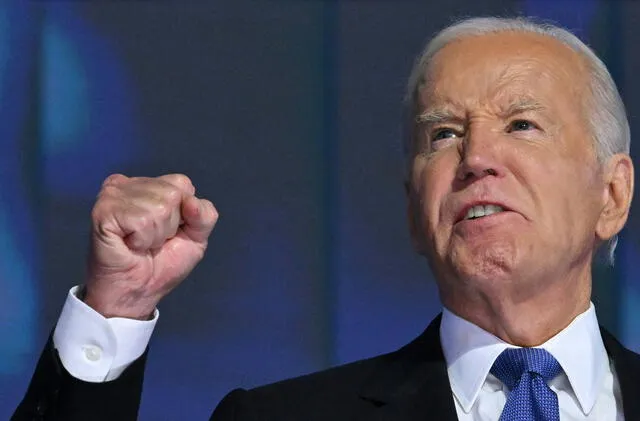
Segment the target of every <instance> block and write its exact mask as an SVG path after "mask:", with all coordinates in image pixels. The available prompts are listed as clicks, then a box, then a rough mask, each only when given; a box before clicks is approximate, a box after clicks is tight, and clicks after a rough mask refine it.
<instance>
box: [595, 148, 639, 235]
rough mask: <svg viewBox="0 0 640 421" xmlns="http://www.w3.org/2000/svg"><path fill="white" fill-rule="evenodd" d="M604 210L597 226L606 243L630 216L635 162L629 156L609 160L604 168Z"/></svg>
mask: <svg viewBox="0 0 640 421" xmlns="http://www.w3.org/2000/svg"><path fill="white" fill-rule="evenodd" d="M603 176H604V181H605V187H606V188H605V190H604V192H603V199H604V201H603V208H602V211H601V212H600V217H599V219H598V222H597V224H596V235H597V236H598V238H599V239H600V240H603V241H606V240H608V239H610V238H611V237H613V236H614V235H616V234H618V233H619V232H620V231H621V230H622V227H624V224H625V223H626V222H627V218H628V216H629V208H630V207H631V199H632V197H633V180H634V173H633V162H632V161H631V157H629V155H627V154H616V155H614V156H612V157H611V158H609V160H608V161H607V163H606V164H605V168H604V174H603Z"/></svg>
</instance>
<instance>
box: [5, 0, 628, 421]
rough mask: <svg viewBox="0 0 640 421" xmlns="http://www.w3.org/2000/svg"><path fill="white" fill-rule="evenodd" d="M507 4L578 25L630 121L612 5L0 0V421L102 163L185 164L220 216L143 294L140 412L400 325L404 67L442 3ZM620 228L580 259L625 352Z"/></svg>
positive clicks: (203, 404) (61, 288)
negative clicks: (146, 348)
mask: <svg viewBox="0 0 640 421" xmlns="http://www.w3.org/2000/svg"><path fill="white" fill-rule="evenodd" d="M514 13H524V14H532V15H536V16H539V17H543V18H548V19H551V20H553V21H555V22H558V23H560V24H562V25H565V26H567V27H569V28H571V29H573V30H574V31H576V32H577V33H579V34H580V35H581V36H582V37H583V39H585V40H587V41H588V42H589V43H590V45H592V46H593V47H594V48H595V49H596V51H597V52H598V53H599V54H600V56H601V57H603V59H604V60H605V62H606V63H607V64H608V66H609V67H610V70H611V72H612V74H613V75H614V78H615V79H616V81H617V83H618V85H619V87H620V88H621V90H622V93H623V97H624V99H625V102H626V104H627V107H628V112H629V115H630V120H631V127H632V134H633V133H635V131H636V128H637V127H638V119H637V117H636V116H638V115H639V114H640V96H639V95H633V94H634V93H637V92H640V86H638V85H639V84H640V80H639V79H638V78H637V77H635V75H636V74H637V72H638V70H639V69H640V55H638V54H637V49H636V48H635V46H636V45H637V44H638V42H640V32H638V30H637V25H636V22H637V21H638V19H640V3H639V2H635V1H631V0H630V1H597V0H581V1H579V0H572V1H567V0H564V1H562V0H554V1H533V0H529V1H515V0H448V1H446V2H441V1H435V0H434V1H391V0H388V1H343V2H339V1H326V2H322V1H311V0H309V1H293V0H288V1H285V0H282V1H276V0H272V1H246V0H227V1H210V2H198V1H192V2H188V1H182V2H178V1H175V2H171V1H158V2H154V1H118V2H105V1H83V2H53V1H48V2H44V1H41V2H28V1H22V2H17V1H15V2H11V1H4V2H0V142H1V143H0V145H1V147H0V151H1V152H0V176H1V178H0V180H1V182H0V290H1V291H2V294H0V337H1V338H2V342H1V346H0V419H6V418H8V416H9V414H10V413H11V411H12V409H13V408H14V407H15V405H16V404H17V402H18V401H19V399H20V398H21V396H22V394H23V393H24V391H25V389H26V385H27V382H28V380H29V378H30V375H31V372H32V370H33V367H34V363H35V360H36V359H37V356H38V354H39V352H40V350H41V347H42V346H43V344H44V341H45V340H46V338H47V335H48V333H49V331H50V329H51V328H52V327H53V325H54V324H55V321H56V319H57V316H58V313H59V311H60V308H61V305H62V303H63V301H64V298H65V295H66V293H67V290H68V288H69V287H71V286H72V285H74V284H78V283H82V281H83V276H84V261H85V258H86V246H87V243H88V228H89V213H90V209H91V206H92V203H93V200H94V198H95V195H96V193H97V191H98V189H99V186H100V183H101V180H102V179H103V178H104V177H105V176H106V175H108V174H109V173H111V172H122V173H125V174H128V175H159V174H163V173H167V172H183V173H186V174H188V175H189V176H190V177H191V178H192V179H193V181H194V183H195V185H196V187H197V188H198V194H199V195H201V196H205V197H208V198H210V199H211V200H213V201H214V203H215V204H216V205H217V207H218V209H219V211H220V214H221V218H220V221H219V224H218V227H217V228H216V231H215V233H214V236H213V239H212V241H211V244H210V249H209V252H208V254H207V256H206V258H205V260H204V261H203V262H202V264H201V265H200V266H199V267H198V268H197V269H196V270H195V272H194V273H193V274H192V276H191V277H190V278H189V279H188V280H187V281H186V282H185V283H184V284H183V285H182V286H181V287H180V288H179V289H178V290H176V291H175V292H174V293H173V294H172V295H171V296H170V297H168V298H167V299H166V300H165V301H164V302H163V303H162V306H161V318H160V322H159V324H158V327H157V330H156V334H155V335H154V338H153V340H152V348H151V352H150V356H149V364H148V370H147V377H146V382H145V392H144V398H143V404H142V410H141V419H143V420H180V419H207V417H208V416H209V414H210V412H211V410H212V408H213V407H214V406H215V404H216V402H217V401H218V400H219V399H220V398H221V397H222V396H223V395H224V394H225V393H226V392H227V391H228V390H230V389H231V388H233V387H237V386H244V387H251V386H255V385H258V384H262V383H265V382H270V381H274V380H278V379H281V378H283V377H289V376H294V375H299V374H303V373H308V372H311V371H315V370H319V369H322V368H325V367H328V366H330V365H335V364H338V363H342V362H347V361H352V360H355V359H358V358H362V357H366V356H370V355H374V354H377V353H382V352H386V351H390V350H393V349H395V348H397V347H399V346H401V345H403V344H404V343H406V342H408V341H409V340H410V339H412V338H413V337H414V336H416V335H417V334H418V333H419V332H420V331H421V330H422V329H424V327H425V326H426V325H427V323H428V322H429V321H430V320H431V318H432V317H433V316H434V315H435V314H436V313H437V312H438V311H439V307H440V304H439V302H438V298H437V294H436V289H435V286H434V283H433V280H432V276H431V274H430V272H429V270H428V268H427V265H426V262H424V261H423V260H422V259H421V258H419V257H418V256H416V255H415V254H414V253H413V251H412V250H411V244H410V241H409V237H408V232H407V228H406V221H405V215H406V211H405V201H404V191H403V187H402V168H403V167H402V154H401V150H402V148H401V137H400V135H401V132H402V130H401V122H402V107H401V100H402V96H403V90H404V86H405V82H406V78H407V76H408V73H409V70H410V68H411V65H412V62H413V59H414V57H415V55H416V54H417V53H418V52H419V51H420V50H421V48H422V47H423V45H424V42H425V41H426V40H427V39H428V38H429V37H430V36H431V35H432V34H433V33H434V32H435V31H436V30H438V29H439V28H441V27H443V26H444V25H446V24H448V23H450V22H452V21H453V20H454V18H456V17H464V16H472V15H496V14H497V15H511V14H514ZM632 145H633V142H632ZM634 153H635V156H636V162H638V161H637V156H638V147H635V152H634ZM637 185H640V183H637ZM636 207H637V206H636ZM639 239H640V215H639V212H638V211H637V210H636V209H633V210H632V215H631V221H630V222H629V225H628V227H627V228H626V229H625V231H624V233H623V235H622V241H621V247H620V249H619V252H618V260H617V264H616V266H615V268H613V269H612V268H607V267H603V266H599V267H596V268H595V270H594V272H595V288H594V293H595V296H594V301H595V302H596V305H597V310H598V314H599V318H600V320H601V322H602V323H603V324H605V325H606V326H607V327H608V328H609V329H611V330H612V331H614V332H615V333H616V334H617V335H618V336H619V337H620V338H621V340H622V341H623V342H624V343H625V344H626V345H627V346H629V347H631V348H633V349H635V350H640V321H639V320H640V274H639V270H638V268H637V266H636V265H634V264H633V263H635V262H637V261H638V259H639V258H640V241H639Z"/></svg>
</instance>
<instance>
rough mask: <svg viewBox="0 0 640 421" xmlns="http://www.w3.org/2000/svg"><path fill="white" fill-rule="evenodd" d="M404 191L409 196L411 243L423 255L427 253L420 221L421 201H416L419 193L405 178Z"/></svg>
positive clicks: (408, 214)
mask: <svg viewBox="0 0 640 421" xmlns="http://www.w3.org/2000/svg"><path fill="white" fill-rule="evenodd" d="M404 191H405V194H406V196H407V221H408V223H409V234H410V235H411V244H412V245H413V249H414V250H415V251H416V252H417V253H418V254H421V255H425V251H426V250H425V247H424V239H423V238H424V237H423V236H424V233H423V232H422V229H421V227H422V224H421V223H420V212H419V211H418V209H420V206H419V203H416V201H417V200H418V199H417V195H416V194H415V192H414V191H413V188H412V187H411V182H410V181H409V180H405V182H404Z"/></svg>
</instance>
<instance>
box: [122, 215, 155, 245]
mask: <svg viewBox="0 0 640 421" xmlns="http://www.w3.org/2000/svg"><path fill="white" fill-rule="evenodd" d="M116 219H117V224H118V226H119V227H120V229H121V230H122V232H123V233H124V234H125V235H124V237H123V240H124V242H125V244H126V245H127V246H128V247H129V248H130V249H131V250H133V251H137V252H140V253H145V252H147V251H149V250H150V249H151V246H152V244H153V242H154V239H155V237H156V236H155V233H154V227H153V225H154V222H153V219H152V218H150V215H149V213H148V212H144V211H142V212H140V211H138V212H134V211H131V210H128V211H127V212H126V213H121V214H119V215H116Z"/></svg>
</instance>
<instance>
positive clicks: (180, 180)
mask: <svg viewBox="0 0 640 421" xmlns="http://www.w3.org/2000/svg"><path fill="white" fill-rule="evenodd" d="M158 179H159V180H162V181H164V182H166V183H169V184H171V185H173V186H175V187H177V188H178V189H180V191H182V192H183V193H186V194H188V195H190V196H193V195H195V194H196V188H195V187H194V186H193V183H192V182H191V179H190V178H189V177H187V176H186V175H184V174H166V175H163V176H160V177H158Z"/></svg>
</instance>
